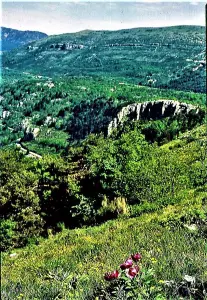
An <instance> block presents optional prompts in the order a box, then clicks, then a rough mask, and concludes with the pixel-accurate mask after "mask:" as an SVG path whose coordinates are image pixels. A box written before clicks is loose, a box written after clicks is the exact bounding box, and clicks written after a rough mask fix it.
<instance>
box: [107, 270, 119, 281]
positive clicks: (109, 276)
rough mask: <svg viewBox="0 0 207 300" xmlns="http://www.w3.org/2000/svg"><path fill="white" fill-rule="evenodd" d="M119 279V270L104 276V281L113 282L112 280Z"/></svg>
mask: <svg viewBox="0 0 207 300" xmlns="http://www.w3.org/2000/svg"><path fill="white" fill-rule="evenodd" d="M118 277H119V271H117V270H115V271H113V272H111V273H109V272H108V273H106V274H105V275H104V279H105V280H107V281H111V280H113V279H116V278H118Z"/></svg>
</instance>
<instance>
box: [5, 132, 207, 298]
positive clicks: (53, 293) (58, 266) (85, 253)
mask: <svg viewBox="0 0 207 300" xmlns="http://www.w3.org/2000/svg"><path fill="white" fill-rule="evenodd" d="M204 131H205V126H201V127H198V128H197V129H194V130H193V131H192V132H189V133H186V134H184V135H182V136H181V137H180V139H179V140H176V141H173V142H171V143H170V144H166V145H165V146H162V147H165V149H166V150H167V149H168V151H170V149H172V148H174V149H175V148H176V145H177V143H178V141H180V143H181V147H186V148H188V146H189V144H186V142H185V139H186V138H187V137H188V136H189V135H190V136H192V137H193V138H194V139H196V138H198V139H199V140H204ZM191 143H194V141H191V142H190V144H191ZM205 197H206V190H205V188H204V187H202V188H197V190H187V191H183V194H182V197H181V199H182V200H181V201H180V202H179V203H177V204H175V205H168V206H167V207H166V208H163V209H160V210H159V211H158V212H152V213H144V214H142V215H140V216H138V217H136V218H126V219H122V218H121V219H118V220H115V221H109V222H107V223H105V224H103V225H101V226H97V227H88V228H83V229H76V230H66V229H64V230H63V231H62V232H61V233H59V234H57V235H56V236H53V235H52V234H50V237H49V239H47V240H42V241H40V244H39V245H38V246H29V247H27V248H24V249H20V250H17V251H16V252H17V256H16V257H13V258H11V257H10V256H9V254H8V253H5V254H3V257H2V258H3V269H2V274H3V280H2V296H3V299H38V300H39V299H48V300H49V299H59V298H61V297H62V299H77V300H78V299H86V296H87V295H89V294H90V292H91V290H92V288H94V286H96V285H100V284H105V283H103V274H104V273H105V272H106V271H110V270H113V269H114V268H117V267H118V266H119V264H120V263H121V262H122V261H123V260H124V259H125V258H127V257H128V255H130V254H131V253H133V252H136V251H140V252H141V253H142V255H143V266H146V267H148V268H149V267H153V268H154V270H155V274H156V279H157V281H159V280H175V281H176V282H180V281H181V280H182V278H183V276H184V275H186V274H187V275H191V276H196V278H200V279H202V280H205V281H206V280H207V273H206V272H205V255H206V253H205V245H206V239H205V226H204V223H203V222H204V221H202V220H205V213H206V211H207V207H206V202H205ZM186 208H187V209H186ZM195 222H198V225H197V230H196V231H190V230H189V229H188V228H186V227H185V226H184V225H186V224H191V223H195ZM202 224H203V225H202ZM154 259H155V260H154ZM74 276H75V277H77V285H78V288H77V290H76V291H73V290H72V289H71V288H70V284H71V280H72V278H73V277H74ZM20 294H23V295H20ZM57 295H59V296H57ZM18 297H19V298H18ZM91 299H94V298H91ZM173 299H175V298H173Z"/></svg>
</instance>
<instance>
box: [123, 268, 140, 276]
mask: <svg viewBox="0 0 207 300" xmlns="http://www.w3.org/2000/svg"><path fill="white" fill-rule="evenodd" d="M138 272H139V267H138V266H134V267H131V268H129V269H128V270H126V276H127V277H129V278H130V279H132V278H134V277H135V276H136V275H137V274H138Z"/></svg>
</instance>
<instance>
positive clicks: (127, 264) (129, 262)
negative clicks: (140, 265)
mask: <svg viewBox="0 0 207 300" xmlns="http://www.w3.org/2000/svg"><path fill="white" fill-rule="evenodd" d="M132 265H133V260H132V259H131V258H128V259H127V260H126V261H125V262H124V263H123V264H121V265H120V268H121V269H122V270H126V269H129V268H130V267H131V266H132Z"/></svg>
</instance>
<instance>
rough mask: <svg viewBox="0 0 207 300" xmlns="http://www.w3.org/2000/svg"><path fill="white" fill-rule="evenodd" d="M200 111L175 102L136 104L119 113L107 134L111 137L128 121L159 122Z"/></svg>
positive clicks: (189, 105)
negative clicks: (163, 119) (114, 131)
mask: <svg viewBox="0 0 207 300" xmlns="http://www.w3.org/2000/svg"><path fill="white" fill-rule="evenodd" d="M200 111H201V109H199V108H198V107H196V106H193V105H191V104H187V103H181V102H178V101H174V100H157V101H151V102H143V103H134V104H130V105H128V106H125V107H123V108H122V109H121V110H120V111H119V112H118V114H117V116H116V117H115V118H114V119H113V120H112V121H111V122H110V123H109V125H108V128H107V133H108V135H110V134H111V133H112V131H113V130H114V129H116V128H117V127H119V126H120V125H121V124H123V122H124V121H126V120H133V121H138V120H159V119H162V118H167V117H173V116H176V115H179V114H183V115H188V114H189V113H190V112H194V113H195V114H198V113H199V112H200Z"/></svg>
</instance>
